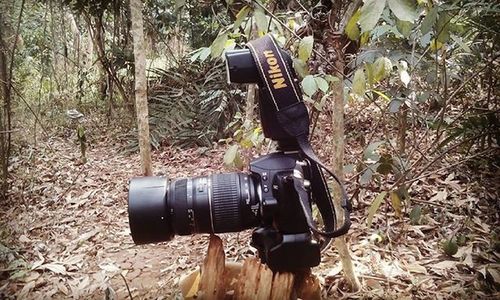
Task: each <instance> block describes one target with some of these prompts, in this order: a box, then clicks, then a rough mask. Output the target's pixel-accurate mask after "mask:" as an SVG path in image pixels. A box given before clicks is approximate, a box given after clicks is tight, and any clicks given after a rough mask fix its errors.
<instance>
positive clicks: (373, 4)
mask: <svg viewBox="0 0 500 300" xmlns="http://www.w3.org/2000/svg"><path fill="white" fill-rule="evenodd" d="M385 1H386V0H366V1H365V3H364V4H363V6H362V7H361V10H360V16H359V26H360V27H361V33H364V32H367V31H370V30H372V29H373V28H374V27H375V25H377V22H378V20H379V19H380V16H381V15H382V12H383V11H384V7H385Z"/></svg>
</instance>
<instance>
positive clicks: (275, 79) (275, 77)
mask: <svg viewBox="0 0 500 300" xmlns="http://www.w3.org/2000/svg"><path fill="white" fill-rule="evenodd" d="M263 53H264V56H265V57H266V58H267V64H268V65H269V70H267V73H268V74H269V77H270V78H271V79H272V80H271V81H272V83H273V88H274V89H275V90H277V89H282V88H286V87H287V85H286V83H285V78H283V73H282V72H281V69H280V66H279V65H278V60H277V59H276V57H275V56H274V53H273V51H271V50H265V51H264V52H263Z"/></svg>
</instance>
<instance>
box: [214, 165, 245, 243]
mask: <svg viewBox="0 0 500 300" xmlns="http://www.w3.org/2000/svg"><path fill="white" fill-rule="evenodd" d="M239 200H240V185H239V176H238V174H237V173H229V174H215V175H212V209H213V211H212V213H213V223H214V224H213V225H214V232H215V233H220V232H234V231H240V230H241V229H240V212H239Z"/></svg>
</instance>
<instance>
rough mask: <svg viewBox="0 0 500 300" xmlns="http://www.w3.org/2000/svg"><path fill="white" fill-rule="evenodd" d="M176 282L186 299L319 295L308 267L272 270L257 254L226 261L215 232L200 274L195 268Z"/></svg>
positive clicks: (249, 299)
mask: <svg viewBox="0 0 500 300" xmlns="http://www.w3.org/2000/svg"><path fill="white" fill-rule="evenodd" d="M179 285H180V287H181V290H182V293H183V296H184V298H185V299H195V298H196V299H238V300H253V299H273V300H281V299H297V297H299V298H300V299H313V300H315V299H320V298H321V287H320V285H319V281H318V279H317V278H316V277H315V276H314V275H312V274H311V272H310V270H304V271H303V272H300V273H296V274H295V273H287V272H284V273H280V272H277V273H273V271H271V269H269V267H267V266H266V265H264V264H262V263H261V262H260V261H259V259H258V258H247V259H246V260H245V262H244V263H243V265H241V264H235V263H227V264H226V262H225V256H224V248H223V245H222V241H221V239H220V238H219V237H218V236H216V235H212V236H211V237H210V243H209V246H208V251H207V256H206V257H205V260H204V262H203V266H202V267H201V275H200V272H199V271H195V272H193V273H191V274H189V275H187V276H185V277H184V278H183V279H181V281H180V283H179ZM193 290H194V291H196V290H198V292H197V293H193Z"/></svg>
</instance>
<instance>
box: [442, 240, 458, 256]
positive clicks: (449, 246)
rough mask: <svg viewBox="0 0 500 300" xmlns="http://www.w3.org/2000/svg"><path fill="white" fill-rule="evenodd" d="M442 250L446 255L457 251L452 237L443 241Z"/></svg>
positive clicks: (451, 254)
mask: <svg viewBox="0 0 500 300" xmlns="http://www.w3.org/2000/svg"><path fill="white" fill-rule="evenodd" d="M443 251H444V253H446V255H449V256H453V255H455V254H456V253H457V252H458V245H457V243H456V242H455V241H454V240H453V239H449V240H446V241H444V242H443Z"/></svg>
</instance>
